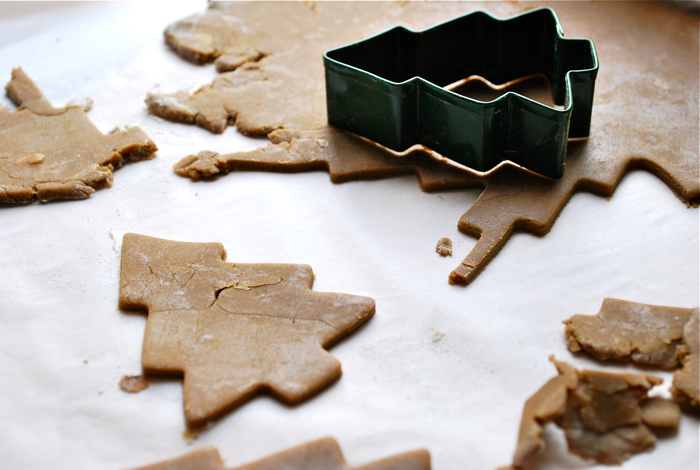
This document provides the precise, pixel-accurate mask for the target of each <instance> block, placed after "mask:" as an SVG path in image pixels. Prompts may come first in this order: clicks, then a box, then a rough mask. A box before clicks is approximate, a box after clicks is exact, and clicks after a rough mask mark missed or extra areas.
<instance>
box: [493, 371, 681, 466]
mask: <svg viewBox="0 0 700 470" xmlns="http://www.w3.org/2000/svg"><path fill="white" fill-rule="evenodd" d="M552 361H553V362H554V365H555V366H556V367H557V370H558V371H559V375H558V376H557V377H555V378H553V379H551V380H549V381H548V382H547V383H546V384H545V385H544V386H543V387H542V388H541V389H540V390H538V391H537V392H536V393H535V394H534V395H533V396H532V397H530V398H529V399H528V400H527V401H526V402H525V407H524V408H523V417H522V421H521V423H520V432H519V435H518V444H517V447H516V450H515V454H514V455H513V463H512V465H511V466H509V467H504V468H503V469H501V470H515V469H521V468H523V467H524V466H525V465H526V463H527V462H528V461H529V460H530V458H532V457H533V456H534V455H535V454H536V453H537V452H538V451H539V450H540V449H541V448H542V447H543V446H544V442H543V440H542V433H543V430H544V425H545V424H546V423H547V422H551V421H554V422H556V424H557V425H558V426H559V427H561V428H562V429H564V432H565V434H566V441H567V443H568V445H569V452H572V453H574V454H577V455H579V456H581V457H583V458H584V459H591V460H595V461H597V462H599V463H604V464H608V465H609V464H620V463H622V462H623V461H625V460H627V459H628V458H629V457H631V456H632V455H633V454H636V453H639V452H643V451H645V450H649V449H651V447H653V446H654V444H655V442H656V436H655V435H654V433H653V432H652V429H653V428H675V427H677V426H678V423H679V421H680V411H679V409H678V405H676V404H675V403H673V402H671V401H669V400H664V399H661V398H647V392H648V391H649V389H651V388H652V387H653V386H655V385H658V384H660V383H662V382H663V381H662V380H661V379H659V378H658V377H654V376H653V375H647V374H629V373H610V372H600V371H593V370H578V369H576V368H574V367H572V366H571V365H569V364H567V363H565V362H558V361H555V360H554V359H553V358H552Z"/></svg>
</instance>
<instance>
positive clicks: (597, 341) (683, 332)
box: [564, 299, 700, 412]
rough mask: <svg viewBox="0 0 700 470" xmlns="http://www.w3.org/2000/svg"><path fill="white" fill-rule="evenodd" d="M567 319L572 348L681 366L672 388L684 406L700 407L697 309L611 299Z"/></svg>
mask: <svg viewBox="0 0 700 470" xmlns="http://www.w3.org/2000/svg"><path fill="white" fill-rule="evenodd" d="M564 324H565V325H566V336H567V340H568V341H567V343H568V346H569V349H570V350H571V351H572V352H578V351H581V350H584V351H586V352H588V353H589V354H591V355H592V356H594V357H596V358H597V359H600V360H602V361H606V360H609V359H614V360H620V361H624V360H631V361H633V362H636V363H638V364H644V365H648V366H653V367H660V368H663V369H675V368H676V367H678V366H681V370H679V371H677V372H676V373H675V374H674V376H673V386H672V387H671V392H672V393H673V396H674V398H675V400H676V401H677V402H678V403H679V404H680V405H681V406H683V407H684V408H687V409H690V410H694V411H695V412H700V391H699V388H700V375H699V374H700V372H699V371H698V369H699V367H698V353H699V352H700V351H698V343H699V342H700V340H699V339H698V338H699V337H700V334H699V333H698V309H697V308H675V307H661V306H656V305H646V304H640V303H635V302H627V301H624V300H618V299H605V300H603V305H602V307H601V308H600V312H599V313H598V314H597V315H574V316H573V317H571V318H570V319H568V320H565V321H564Z"/></svg>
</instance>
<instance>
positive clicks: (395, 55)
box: [323, 8, 598, 178]
mask: <svg viewBox="0 0 700 470" xmlns="http://www.w3.org/2000/svg"><path fill="white" fill-rule="evenodd" d="M323 61H324V65H325V71H326V99H327V106H328V122H329V124H331V125H332V126H335V127H339V128H341V129H345V130H347V131H350V132H352V133H354V134H357V135H360V136H362V137H365V138H367V139H370V140H373V141H375V142H377V143H379V144H381V145H384V146H385V147H388V148H389V149H391V150H394V151H397V152H402V151H405V150H407V149H408V148H409V147H411V146H413V145H417V144H421V145H424V146H426V147H428V148H430V149H432V150H434V151H436V152H438V153H440V154H441V155H443V156H445V157H447V158H450V159H452V160H454V161H456V162H458V163H461V164H463V165H465V166H467V167H469V168H472V169H474V170H477V171H481V172H484V171H488V170H490V169H492V168H494V167H495V166H496V165H498V164H500V163H501V162H502V161H504V160H509V161H511V162H514V163H516V164H518V165H520V166H523V167H525V168H527V169H529V170H531V171H534V172H536V173H539V174H541V175H544V176H547V177H549V178H560V177H561V176H562V175H563V174H564V163H565V159H566V146H567V140H568V139H569V138H583V137H587V136H588V134H589V131H590V123H591V110H592V107H593V91H594V87H595V79H596V75H597V74H598V57H597V55H596V51H595V47H594V46H593V43H592V42H591V41H590V40H588V39H565V38H564V33H563V31H562V28H561V25H560V23H559V19H558V18H557V15H556V13H554V11H553V10H552V9H550V8H538V9H535V10H532V11H529V12H526V13H523V14H520V15H518V16H515V17H513V18H509V19H506V20H499V19H497V18H494V17H493V16H491V15H489V14H488V13H484V12H481V11H477V12H474V13H470V14H468V15H465V16H462V17H459V18H456V19H454V20H451V21H447V22H445V23H442V24H439V25H437V26H434V27H432V28H429V29H426V30H424V31H420V32H415V31H411V30H409V29H406V28H404V27H401V26H399V27H396V28H393V29H390V30H389V31H386V32H384V33H381V34H378V35H377V36H374V37H371V38H369V39H366V40H363V41H360V42H357V43H354V44H350V45H348V46H344V47H340V48H338V49H333V50H330V51H327V52H325V53H324V54H323ZM536 74H543V75H544V76H546V77H547V79H548V80H549V83H550V84H551V86H552V91H553V95H554V96H553V98H554V102H555V103H556V104H557V105H558V106H560V109H557V108H552V107H550V106H546V105H544V104H541V103H538V102H536V101H533V100H531V99H529V98H526V97H524V96H522V95H519V94H517V93H513V92H508V93H506V94H504V95H503V96H501V97H499V98H498V99H496V100H494V101H490V102H481V101H477V100H474V99H471V98H468V97H466V96H462V95H459V94H457V93H454V92H452V91H449V90H446V89H445V88H443V87H445V86H447V85H449V84H452V83H455V82H457V81H459V80H461V79H464V78H467V77H470V76H473V75H479V76H481V77H483V78H485V79H486V80H488V81H489V82H491V83H496V84H501V83H507V82H510V81H513V80H516V79H519V78H523V77H527V76H531V75H536Z"/></svg>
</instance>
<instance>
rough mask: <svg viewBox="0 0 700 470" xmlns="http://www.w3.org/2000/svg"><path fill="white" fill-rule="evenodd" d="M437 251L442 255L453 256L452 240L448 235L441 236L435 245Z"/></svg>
mask: <svg viewBox="0 0 700 470" xmlns="http://www.w3.org/2000/svg"><path fill="white" fill-rule="evenodd" d="M435 251H437V252H438V254H439V255H440V256H452V240H450V239H449V238H447V237H444V238H441V239H440V240H438V242H437V246H435Z"/></svg>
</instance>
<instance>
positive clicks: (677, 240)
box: [0, 1, 700, 470]
mask: <svg viewBox="0 0 700 470" xmlns="http://www.w3.org/2000/svg"><path fill="white" fill-rule="evenodd" d="M205 8H206V4H205V2H202V1H197V2H181V3H178V2H168V3H163V4H160V5H159V4H157V3H149V2H139V3H88V4H83V3H70V4H50V5H46V4H34V3H31V4H29V3H7V4H0V82H2V83H5V82H6V81H9V79H10V72H11V69H12V68H13V67H17V66H21V67H22V68H23V69H24V71H25V72H26V73H27V74H28V75H29V76H30V77H31V78H32V79H33V80H34V81H35V82H36V84H37V85H38V86H39V88H40V89H41V90H42V91H43V92H44V94H45V95H46V96H47V98H48V99H49V100H50V101H51V102H52V103H53V104H54V105H56V106H62V105H63V104H64V103H66V102H67V101H69V100H72V99H75V98H82V97H89V98H91V99H92V100H93V101H94V105H93V108H92V110H91V111H90V112H89V114H88V115H89V117H90V119H91V120H92V122H93V123H94V124H95V125H96V126H97V127H98V128H99V129H100V130H101V131H102V132H105V133H106V132H108V131H110V130H111V129H113V128H114V127H115V126H140V127H141V128H142V129H143V130H144V131H145V132H146V133H147V134H148V135H149V136H150V137H151V138H152V139H153V140H154V141H155V142H156V144H157V145H158V147H159V148H160V151H159V152H158V153H157V156H156V158H155V159H153V160H149V161H144V162H138V163H132V164H128V165H126V166H125V167H123V168H121V169H119V170H117V171H116V172H115V174H114V184H113V186H112V187H111V188H109V189H104V190H99V191H97V192H95V193H94V194H93V195H92V196H90V198H88V199H86V200H82V201H67V202H51V203H38V202H35V203H33V204H29V205H21V206H4V207H0V376H1V377H2V379H0V380H1V385H0V468H2V469H48V468H51V469H71V470H79V469H85V470H88V469H90V470H121V469H128V468H132V467H136V466H141V465H146V464H149V463H154V462H157V461H161V460H165V459H169V458H173V457H176V456H179V455H182V454H185V453H187V452H189V451H192V450H194V449H196V448H199V447H201V446H207V445H213V446H216V447H217V448H218V449H219V451H220V453H221V455H222V457H223V458H224V459H225V461H226V464H227V465H228V466H230V467H235V466H238V465H241V464H243V463H246V462H250V461H253V460H257V459H259V458H262V457H265V456H267V455H269V454H271V453H274V452H278V451H281V450H283V449H286V448H289V447H291V446H295V445H298V444H302V443H304V442H307V441H310V440H313V439H317V438H320V437H323V436H332V437H334V438H335V439H337V440H338V442H339V443H340V446H341V447H342V449H343V451H344V453H345V456H346V458H347V460H348V463H349V464H350V465H360V464H363V463H367V462H370V461H373V460H376V459H380V458H383V457H387V456H390V455H392V454H396V453H400V452H404V451H408V450H412V449H417V448H426V449H428V450H430V452H431V454H432V462H433V468H434V469H435V470H470V469H477V470H488V469H495V468H496V467H498V466H501V465H506V464H508V463H509V462H510V458H511V455H512V452H513V450H514V449H515V443H516V437H517V432H518V426H519V422H520V414H521V411H522V406H523V403H524V402H525V400H526V399H527V398H528V397H529V396H530V395H532V394H533V393H534V392H535V391H536V390H538V389H539V388H540V387H541V386H542V385H543V384H544V383H545V382H546V381H547V380H548V379H549V378H551V377H553V376H555V374H556V372H555V368H554V367H553V365H552V364H550V362H549V361H548V356H549V355H550V354H554V355H556V357H557V358H558V359H560V360H565V361H569V362H571V363H574V364H575V365H576V366H578V367H583V368H598V369H599V368H605V369H606V370H629V371H639V370H640V369H638V368H635V367H632V366H629V367H625V366H619V365H618V366H604V365H601V364H598V363H596V362H594V361H592V360H590V359H589V358H587V357H586V356H580V357H574V356H573V355H572V354H571V353H570V352H569V351H568V350H567V348H566V345H565V337H564V326H563V325H562V320H565V319H567V318H569V317H570V316H572V315H574V314H577V313H583V314H589V315H592V314H595V313H597V312H598V310H599V308H600V305H601V302H602V301H603V298H605V297H615V298H619V299H624V300H630V301H636V302H643V303H650V304H655V305H668V306H677V307H696V306H697V305H698V297H699V289H700V288H699V280H698V277H699V274H698V271H699V268H698V264H699V261H698V259H699V255H698V244H699V243H698V238H699V237H698V233H699V230H698V210H697V209H689V208H687V207H686V205H685V204H684V203H683V202H681V201H680V200H679V199H677V198H676V196H675V195H674V194H673V192H672V191H671V190H670V189H669V188H668V187H667V186H666V185H665V184H664V183H663V182H661V181H660V180H659V179H658V178H656V177H655V176H653V175H651V174H649V173H647V172H644V171H632V172H630V173H629V174H627V175H626V176H625V177H624V179H623V181H622V183H621V184H620V186H619V187H618V189H617V191H616V192H615V195H614V196H613V197H612V199H611V200H609V201H608V200H606V199H604V198H601V197H597V196H594V195H591V194H587V193H582V194H577V195H575V196H574V197H573V198H572V200H571V202H569V204H568V205H567V206H566V207H565V209H564V210H563V212H562V214H561V216H560V217H559V219H558V221H557V222H556V224H555V225H554V228H553V229H552V231H551V233H549V234H548V235H547V236H545V237H543V238H538V237H534V236H531V235H529V234H524V233H518V234H515V235H514V236H513V237H512V239H511V240H510V241H509V242H508V244H507V245H506V246H505V248H504V249H503V250H502V251H501V252H500V253H499V254H498V256H497V257H496V258H495V259H494V260H493V261H492V262H491V263H490V264H489V265H488V267H487V269H486V270H485V271H484V272H483V273H482V274H481V275H480V276H479V277H478V278H477V279H476V281H475V282H474V283H473V284H471V285H470V286H468V287H466V288H465V287H458V286H451V285H449V284H448V282H447V276H448V274H449V272H450V271H451V270H452V269H453V268H454V267H455V266H457V264H458V263H459V262H460V261H461V259H462V258H463V257H464V256H466V255H467V254H468V252H469V250H470V249H471V248H472V246H473V245H474V243H475V239H473V238H470V237H468V236H466V235H463V234H461V233H460V232H459V231H458V230H457V221H458V220H459V217H460V216H461V215H462V214H463V213H464V212H465V211H466V210H467V209H468V208H469V207H470V206H471V205H472V204H473V203H474V201H476V199H477V198H478V196H479V194H480V191H479V190H465V191H449V192H439V193H433V194H428V193H424V192H421V191H420V189H419V187H418V184H417V181H416V179H415V177H412V176H405V177H398V178H389V179H384V180H378V181H362V182H353V183H345V184H333V183H331V181H330V179H329V177H328V174H327V173H325V172H323V171H317V172H310V173H298V174H274V173H261V172H240V173H231V174H229V175H227V176H223V177H221V178H218V179H217V180H215V181H207V182H193V181H191V180H189V179H186V178H182V177H179V176H177V175H176V174H175V173H174V172H173V171H172V165H173V164H174V163H176V162H177V161H178V160H180V158H182V157H185V156H187V155H189V154H193V153H197V152H199V151H200V150H216V151H220V152H230V151H234V150H240V149H252V148H255V147H258V146H260V145H265V144H266V143H267V141H266V139H263V138H260V139H250V138H246V137H243V136H242V135H240V134H239V133H238V132H237V131H236V130H235V129H233V128H230V129H227V130H226V131H225V132H224V134H223V135H213V134H211V133H209V132H207V131H205V130H203V129H201V128H198V127H194V126H188V125H183V124H177V123H172V122H168V121H164V120H162V119H160V118H157V117H154V116H151V115H149V114H148V112H147V110H146V107H145V104H144V98H145V96H146V93H147V92H148V91H150V90H153V89H155V87H156V85H158V84H159V85H160V89H162V90H164V91H175V90H178V89H182V88H186V89H194V88H197V87H199V86H200V85H203V84H206V83H208V82H210V81H211V80H212V79H213V78H214V77H215V76H216V71H215V69H214V67H213V66H211V65H209V66H204V67H201V66H196V65H193V64H190V63H188V62H185V61H183V60H182V59H180V58H179V57H178V56H177V55H176V54H175V53H174V52H173V51H172V50H171V49H170V48H169V47H168V46H167V45H166V44H165V43H164V41H163V30H164V28H165V27H166V26H167V25H168V24H169V23H171V22H173V21H175V20H177V19H179V18H182V17H184V16H187V15H189V14H191V13H198V12H202V11H204V10H205ZM0 103H3V104H5V105H7V106H10V107H11V104H10V101H9V100H8V99H7V98H6V97H4V96H3V97H2V98H0ZM128 232H135V233H140V234H145V235H150V236H155V237H161V238H167V239H171V240H180V241H192V242H214V241H216V242H221V243H223V244H224V246H225V247H226V249H227V251H228V261H231V262H244V263H257V262H261V263H300V264H309V265H311V266H312V267H313V270H314V272H315V274H316V276H317V277H316V283H315V286H314V289H315V290H317V291H327V292H343V293H349V294H357V295H363V296H369V297H372V298H374V299H375V300H376V305H377V310H376V315H375V317H374V318H373V319H372V320H370V321H369V323H367V324H366V325H365V326H364V327H362V328H360V329H359V330H358V331H356V332H355V333H354V334H353V335H352V336H350V337H348V338H347V339H346V340H344V341H343V342H341V343H340V344H339V345H337V346H336V347H334V348H332V349H331V353H332V354H333V355H334V356H335V357H336V358H337V359H338V360H339V361H340V362H341V363H342V366H343V376H342V378H341V379H340V380H339V381H337V382H336V383H334V384H333V385H331V386H330V387H329V388H327V389H326V390H324V391H323V392H321V393H320V394H318V395H317V396H315V397H313V398H312V399H310V400H307V401H306V402H303V403H302V404H300V405H299V406H296V407H287V406H285V405H283V404H281V403H279V402H278V401H276V400H274V399H273V398H271V397H269V396H262V397H258V398H255V399H253V400H252V401H250V402H249V403H247V404H245V405H244V406H242V407H240V408H238V409H236V410H234V411H233V412H231V413H229V414H227V415H225V416H224V417H223V418H222V419H221V420H219V421H218V422H216V424H215V425H214V426H213V427H212V428H211V429H210V430H208V431H205V432H203V433H202V434H201V435H200V436H199V438H198V439H197V440H195V441H194V442H193V443H191V444H188V443H187V442H186V441H185V440H184V439H183V436H182V432H183V430H185V423H184V418H183V411H182V384H181V382H180V381H179V380H177V379H173V380H159V381H152V382H151V385H150V388H148V389H147V390H145V391H143V392H141V393H139V394H127V393H124V392H123V391H121V390H120V389H119V387H118V382H119V380H120V378H121V377H122V376H123V375H125V374H127V375H136V374H139V373H141V362H140V361H141V343H142V340H143V333H144V326H145V324H146V319H145V317H144V316H143V315H138V314H129V313H125V312H122V311H120V310H119V308H118V307H117V297H118V291H119V263H120V249H121V241H122V237H123V235H124V234H125V233H128ZM441 237H449V238H451V239H452V240H453V242H454V256H453V257H447V258H442V257H440V256H438V254H437V253H435V244H436V243H437V241H438V240H439V239H440V238H441ZM436 332H441V333H443V334H444V336H443V337H442V338H441V339H440V340H439V341H434V338H436V336H435V334H436ZM437 336H439V334H438V335H437ZM652 373H656V372H652ZM658 375H660V376H662V377H664V378H665V379H666V382H665V384H664V387H665V388H668V385H669V382H670V378H671V374H670V373H660V374H658ZM663 393H666V394H667V392H663ZM698 427H699V426H698V420H697V419H696V418H691V417H688V416H685V415H684V416H683V418H682V420H681V425H680V428H679V430H678V433H677V435H675V436H671V437H669V438H666V439H661V440H660V441H659V442H658V443H657V445H656V448H655V449H654V450H653V451H652V452H651V453H648V454H641V455H637V456H635V457H633V458H631V459H630V460H628V461H627V462H626V463H625V464H624V465H623V466H622V467H621V468H623V469H630V470H631V469H637V470H641V469H649V470H651V469H653V470H657V469H659V468H667V469H674V470H697V468H698V462H699V457H698V449H699V446H698V442H699V440H698ZM546 438H547V439H548V443H549V446H548V447H547V450H546V452H545V453H544V454H542V457H541V459H540V460H539V461H538V462H537V465H535V466H534V467H533V468H543V469H559V468H564V469H582V468H596V469H598V468H601V469H602V468H608V467H603V466H600V467H597V466H594V465H590V464H587V463H583V462H582V461H580V460H578V459H577V458H574V457H572V456H569V455H568V454H567V453H566V451H565V444H564V441H563V436H562V435H561V433H560V431H559V430H558V429H557V428H555V427H554V426H553V425H550V426H549V427H548V428H547V432H546Z"/></svg>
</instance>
